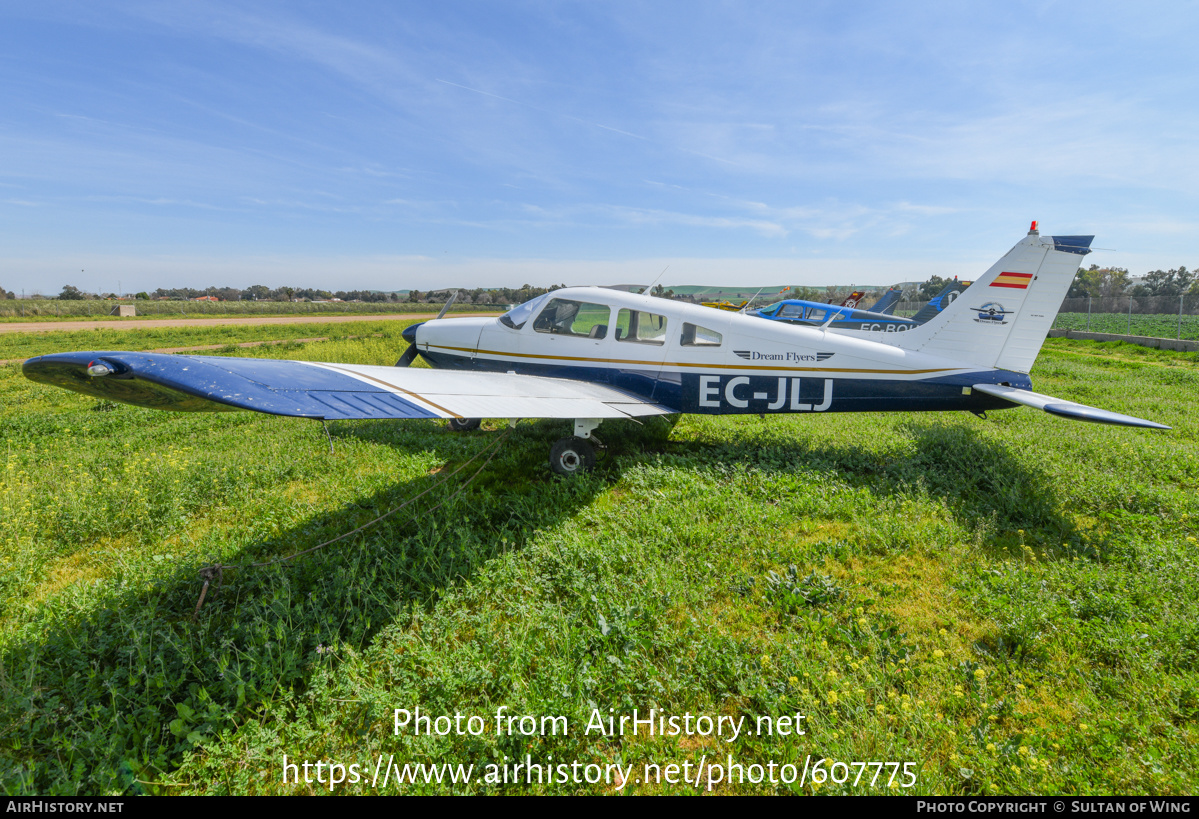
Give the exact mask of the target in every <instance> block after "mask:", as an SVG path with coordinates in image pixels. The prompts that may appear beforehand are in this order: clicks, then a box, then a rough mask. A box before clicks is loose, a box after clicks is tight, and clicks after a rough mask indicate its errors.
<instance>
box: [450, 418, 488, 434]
mask: <svg viewBox="0 0 1199 819" xmlns="http://www.w3.org/2000/svg"><path fill="white" fill-rule="evenodd" d="M482 422H483V420H482V419H481V418H451V419H450V429H452V430H453V431H454V432H470V431H471V430H472V429H478V428H479V424H481V423H482Z"/></svg>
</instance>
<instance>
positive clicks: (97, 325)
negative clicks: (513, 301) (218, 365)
mask: <svg viewBox="0 0 1199 819" xmlns="http://www.w3.org/2000/svg"><path fill="white" fill-rule="evenodd" d="M498 315H499V313H450V314H449V315H448V316H447V318H465V317H467V316H498ZM436 317H437V313H436V312H433V313H396V314H389V315H378V314H370V315H365V316H345V315H324V316H212V317H210V318H177V319H141V318H127V319H112V320H109V321H22V322H13V323H11V324H10V323H6V322H0V333H48V332H51V331H53V330H100V329H106V330H138V329H141V328H145V327H207V326H211V325H215V324H327V323H330V322H338V321H395V320H397V319H398V320H401V321H428V320H429V319H431V318H436Z"/></svg>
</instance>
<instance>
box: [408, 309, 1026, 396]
mask: <svg viewBox="0 0 1199 819" xmlns="http://www.w3.org/2000/svg"><path fill="white" fill-rule="evenodd" d="M412 335H413V337H414V338H415V343H416V347H417V350H418V351H419V353H420V355H421V356H422V357H423V358H424V359H425V360H426V361H427V362H428V363H429V364H430V365H431V366H433V367H435V368H439V369H459V370H475V371H487V372H514V373H517V374H521V375H539V376H550V377H557V378H569V379H574V380H578V381H586V382H593V383H599V384H604V385H607V386H611V387H615V388H618V389H622V390H625V391H627V392H629V393H632V394H634V395H636V396H638V397H639V398H643V399H645V400H649V401H653V402H655V403H658V404H663V405H666V406H668V407H671V408H673V409H674V410H677V411H679V412H687V413H708V414H726V413H729V414H736V413H753V414H759V413H782V412H874V411H895V410H969V411H973V412H979V411H982V410H986V409H998V408H1003V407H1008V406H1010V404H1009V403H1007V402H1004V401H1001V400H998V399H992V398H988V397H987V396H984V395H981V394H979V393H978V392H977V391H974V392H971V390H970V386H971V385H973V384H980V383H994V384H1008V385H1010V386H1014V387H1019V388H1023V389H1027V388H1028V387H1029V386H1030V382H1029V378H1028V376H1027V375H1024V374H1021V373H1015V372H1010V371H1006V370H997V369H990V368H987V369H979V368H977V367H964V366H963V365H962V364H961V362H955V361H952V360H949V359H946V358H941V357H938V356H933V355H928V354H923V353H919V352H913V351H912V350H905V349H901V348H900V347H897V346H893V345H890V344H886V343H882V342H880V341H875V340H869V339H864V338H855V337H854V336H852V335H846V334H843V333H833V332H829V331H828V329H827V328H825V329H822V328H813V327H809V326H799V325H791V324H785V323H780V322H769V321H762V320H761V319H760V318H756V317H753V316H746V315H740V314H737V313H729V312H725V311H719V310H712V309H710V308H706V307H701V306H696V305H690V304H686V303H683V302H676V301H670V300H667V299H660V298H654V297H649V296H640V295H635V294H630V293H624V292H621V291H616V290H608V289H604V288H595V287H574V288H566V289H563V290H558V291H554V292H552V293H548V294H546V295H545V296H542V297H540V298H538V299H534V300H533V301H531V302H527V303H526V304H523V305H521V306H519V307H517V308H515V309H514V310H512V311H510V312H509V313H507V314H505V315H504V316H503V317H501V318H498V319H477V318H471V319H442V320H439V321H430V322H426V323H425V324H422V325H420V326H419V327H417V328H416V330H415V332H414V333H413V334H412Z"/></svg>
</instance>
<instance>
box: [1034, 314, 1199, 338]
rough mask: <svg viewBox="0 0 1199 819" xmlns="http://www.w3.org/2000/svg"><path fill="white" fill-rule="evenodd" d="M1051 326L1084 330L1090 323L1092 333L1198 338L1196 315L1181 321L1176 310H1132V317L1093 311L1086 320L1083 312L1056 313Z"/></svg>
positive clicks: (1198, 319)
mask: <svg viewBox="0 0 1199 819" xmlns="http://www.w3.org/2000/svg"><path fill="white" fill-rule="evenodd" d="M1053 326H1054V327H1055V328H1057V329H1058V330H1083V331H1087V328H1088V327H1090V330H1089V332H1092V333H1116V334H1119V335H1130V336H1149V337H1151V338H1184V339H1187V340H1189V341H1199V316H1188V315H1184V316H1182V318H1181V321H1180V320H1179V316H1178V314H1177V313H1175V314H1174V315H1169V314H1151V313H1147V314H1140V313H1133V314H1132V316H1131V317H1130V316H1129V315H1128V314H1127V313H1092V314H1091V316H1090V321H1089V322H1088V320H1087V314H1086V313H1058V314H1057V319H1056V320H1055V321H1054V323H1053ZM1180 333H1181V335H1180Z"/></svg>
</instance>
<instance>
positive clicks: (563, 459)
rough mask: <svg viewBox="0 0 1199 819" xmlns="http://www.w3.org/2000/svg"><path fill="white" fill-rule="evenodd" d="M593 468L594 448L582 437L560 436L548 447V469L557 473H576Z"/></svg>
mask: <svg viewBox="0 0 1199 819" xmlns="http://www.w3.org/2000/svg"><path fill="white" fill-rule="evenodd" d="M594 468H595V449H593V448H592V446H591V444H589V443H587V441H586V440H585V439H583V438H579V437H578V436H575V435H572V436H570V437H569V438H561V439H559V440H558V441H557V443H555V444H554V446H553V447H552V448H551V449H550V469H552V470H554V472H556V473H557V474H559V475H568V476H569V475H578V474H579V473H581V472H590V471H591V470H592V469H594Z"/></svg>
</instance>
